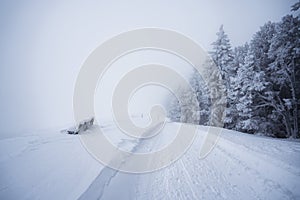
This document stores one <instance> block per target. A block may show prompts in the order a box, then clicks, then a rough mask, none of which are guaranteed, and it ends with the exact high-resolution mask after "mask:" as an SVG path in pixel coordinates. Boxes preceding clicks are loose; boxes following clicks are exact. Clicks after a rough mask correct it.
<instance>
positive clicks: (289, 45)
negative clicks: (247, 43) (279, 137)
mask: <svg viewBox="0 0 300 200" xmlns="http://www.w3.org/2000/svg"><path fill="white" fill-rule="evenodd" d="M299 30H300V21H299V18H298V17H293V16H292V15H287V16H285V17H284V18H283V19H282V21H281V22H280V23H278V24H277V25H276V34H275V36H274V37H273V38H272V40H271V46H270V49H269V52H268V56H269V58H270V59H272V60H273V62H272V63H270V64H269V68H268V69H269V70H270V71H272V74H271V81H272V83H273V84H274V86H275V87H274V88H275V91H274V92H273V93H272V97H273V99H272V101H271V105H272V106H273V107H274V112H276V113H277V114H279V115H280V116H281V119H282V121H283V124H284V125H285V131H286V134H287V135H286V136H287V137H294V138H296V137H297V136H299V113H300V112H299V106H300V105H299V96H300V91H299V90H300V89H299V87H300V82H299V80H300V32H299Z"/></svg>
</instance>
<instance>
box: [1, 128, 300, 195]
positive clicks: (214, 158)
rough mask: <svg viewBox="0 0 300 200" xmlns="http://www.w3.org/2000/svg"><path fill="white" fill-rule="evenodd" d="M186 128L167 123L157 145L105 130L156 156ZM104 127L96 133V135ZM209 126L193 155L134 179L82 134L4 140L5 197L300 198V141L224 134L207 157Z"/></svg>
mask: <svg viewBox="0 0 300 200" xmlns="http://www.w3.org/2000/svg"><path fill="white" fill-rule="evenodd" d="M179 126H180V123H167V124H166V127H165V129H164V131H163V132H162V133H160V134H159V135H157V136H155V137H154V138H152V139H149V140H147V139H143V140H137V139H132V138H129V137H128V136H122V138H120V137H119V136H120V131H118V130H117V128H116V127H115V126H114V125H112V124H106V125H103V126H102V130H105V134H107V136H108V137H110V140H111V141H112V142H113V143H114V144H115V145H118V146H119V147H120V148H124V149H126V150H132V151H134V152H139V153H140V152H151V151H156V150H158V149H160V148H163V147H164V146H165V145H168V144H169V143H170V142H172V140H173V139H174V137H175V136H174V133H176V130H177V129H178V127H179ZM94 130H96V129H91V130H88V131H87V132H86V133H85V134H88V133H89V131H94ZM206 130H207V127H204V126H199V127H198V131H197V136H196V138H195V140H194V142H193V144H192V145H191V147H190V149H189V150H188V151H187V152H186V154H184V156H182V157H181V158H180V159H179V160H177V161H176V162H175V163H173V164H171V165H169V166H167V167H165V168H163V169H161V170H158V171H154V172H151V173H145V174H130V173H123V172H120V171H116V170H113V169H111V168H109V167H105V166H103V165H102V164H100V163H98V162H97V161H96V160H95V159H93V157H92V156H91V155H90V154H89V153H87V151H86V150H85V149H84V147H83V146H82V144H81V142H80V137H79V136H78V135H68V134H62V133H60V132H59V131H58V130H57V131H55V130H53V131H49V132H48V133H45V134H36V135H29V136H24V137H14V138H6V139H2V140H0V171H1V179H0V199H77V198H79V199H99V198H100V199H299V198H300V190H299V189H298V188H299V186H300V181H299V180H300V179H299V178H300V142H299V140H282V139H273V138H268V137H262V136H257V135H248V134H243V133H239V132H235V131H229V130H225V129H223V131H222V133H221V135H220V138H219V140H218V142H217V145H216V146H215V148H214V149H213V150H212V151H211V153H210V154H209V155H208V156H207V157H205V158H203V159H201V158H200V157H199V155H200V150H201V147H202V143H203V141H204V139H205V137H206V135H207V133H206Z"/></svg>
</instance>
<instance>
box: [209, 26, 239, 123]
mask: <svg viewBox="0 0 300 200" xmlns="http://www.w3.org/2000/svg"><path fill="white" fill-rule="evenodd" d="M212 46H213V51H212V52H211V56H212V59H213V61H214V62H215V63H216V65H217V67H218V68H219V70H220V73H221V75H222V79H223V81H224V84H225V86H226V88H225V91H226V93H227V94H232V88H231V85H232V83H231V81H232V78H233V77H235V75H236V70H237V69H236V66H235V65H233V63H232V62H233V52H232V49H231V45H230V40H229V38H228V36H227V34H226V33H225V32H224V29H223V25H222V26H221V27H220V29H219V32H218V33H217V40H216V41H215V42H214V43H212ZM234 106H235V105H234V104H233V101H232V99H231V98H230V96H228V98H227V106H226V107H227V109H226V117H225V127H230V128H232V127H233V123H234V122H233V118H234V113H232V112H234V108H233V107H234Z"/></svg>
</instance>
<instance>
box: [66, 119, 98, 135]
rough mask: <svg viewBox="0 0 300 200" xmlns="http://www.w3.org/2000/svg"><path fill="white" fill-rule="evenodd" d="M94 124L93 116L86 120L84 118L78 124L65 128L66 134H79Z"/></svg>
mask: <svg viewBox="0 0 300 200" xmlns="http://www.w3.org/2000/svg"><path fill="white" fill-rule="evenodd" d="M93 124H94V117H92V118H91V119H88V120H84V121H82V122H80V123H79V124H78V126H76V127H72V128H70V129H68V130H67V133H68V134H79V133H82V132H84V131H86V130H88V129H89V128H90V127H91V126H93Z"/></svg>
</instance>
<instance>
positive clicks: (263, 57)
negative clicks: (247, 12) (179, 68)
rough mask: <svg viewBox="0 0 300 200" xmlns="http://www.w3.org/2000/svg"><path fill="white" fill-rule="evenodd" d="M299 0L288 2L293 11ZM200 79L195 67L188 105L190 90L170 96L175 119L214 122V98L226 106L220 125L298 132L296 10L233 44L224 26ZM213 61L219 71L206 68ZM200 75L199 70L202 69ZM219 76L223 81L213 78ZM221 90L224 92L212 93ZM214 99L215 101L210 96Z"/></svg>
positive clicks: (299, 33)
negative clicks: (195, 99) (250, 36)
mask: <svg viewBox="0 0 300 200" xmlns="http://www.w3.org/2000/svg"><path fill="white" fill-rule="evenodd" d="M299 7H300V2H298V3H296V4H295V5H293V6H292V9H291V11H292V12H297V11H298V10H299ZM209 54H210V58H211V59H208V60H207V62H206V67H205V73H204V76H205V77H206V80H209V81H208V82H206V83H205V82H204V81H203V80H204V79H203V77H201V76H200V75H199V74H198V72H196V71H194V72H193V73H192V75H191V77H190V79H189V81H190V84H191V86H192V89H193V91H192V92H194V93H195V94H196V96H197V100H198V106H197V107H195V106H191V105H194V103H191V101H192V98H191V94H190V92H191V91H190V90H187V89H183V88H181V89H179V90H178V92H179V96H180V99H181V100H180V102H179V101H178V99H175V98H169V104H168V105H169V108H168V115H169V117H170V118H171V120H173V121H178V122H179V121H180V122H186V123H194V124H201V125H214V124H213V120H212V119H213V118H214V116H212V113H214V112H212V110H211V107H212V102H219V104H220V105H225V107H226V109H225V112H224V113H225V115H224V116H223V118H222V119H223V121H224V127H225V128H227V129H232V130H237V131H241V132H245V133H251V134H263V135H267V136H272V137H286V138H288V137H292V138H297V137H300V134H299V122H300V116H299V115H300V100H299V97H300V20H299V15H296V14H295V13H293V14H289V15H286V16H284V17H283V18H282V19H281V21H279V22H267V23H265V24H264V25H263V26H261V27H260V29H259V31H257V32H256V33H255V34H254V35H253V37H252V39H251V40H250V41H249V42H247V43H246V44H244V45H242V46H238V47H235V48H232V46H231V44H230V39H229V38H228V35H227V34H226V33H225V31H224V28H223V26H221V27H220V29H219V31H218V33H217V40H216V41H215V42H213V43H212V51H211V52H210V53H209ZM211 62H213V63H214V64H215V65H216V66H217V69H218V70H213V68H212V67H209V66H210V65H211V64H212V63H211ZM202 75H203V74H202ZM216 78H221V79H222V81H223V83H222V84H220V83H219V82H216V81H215V79H216ZM215 89H216V90H217V91H224V92H225V94H226V95H225V99H224V97H218V94H217V93H216V92H214V90H215ZM214 98H218V99H219V100H218V101H213V100H214Z"/></svg>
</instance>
